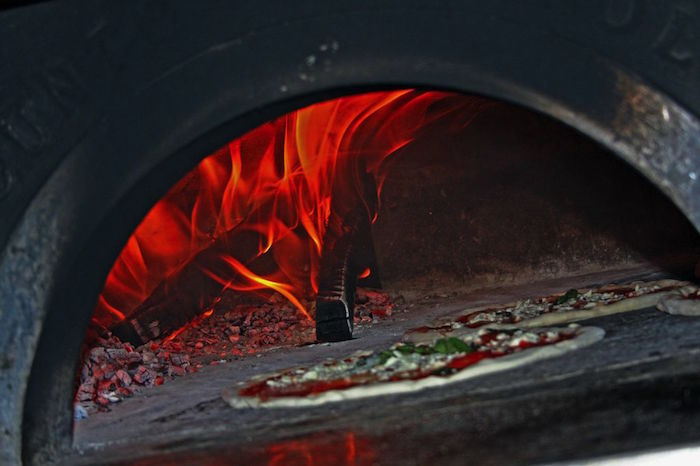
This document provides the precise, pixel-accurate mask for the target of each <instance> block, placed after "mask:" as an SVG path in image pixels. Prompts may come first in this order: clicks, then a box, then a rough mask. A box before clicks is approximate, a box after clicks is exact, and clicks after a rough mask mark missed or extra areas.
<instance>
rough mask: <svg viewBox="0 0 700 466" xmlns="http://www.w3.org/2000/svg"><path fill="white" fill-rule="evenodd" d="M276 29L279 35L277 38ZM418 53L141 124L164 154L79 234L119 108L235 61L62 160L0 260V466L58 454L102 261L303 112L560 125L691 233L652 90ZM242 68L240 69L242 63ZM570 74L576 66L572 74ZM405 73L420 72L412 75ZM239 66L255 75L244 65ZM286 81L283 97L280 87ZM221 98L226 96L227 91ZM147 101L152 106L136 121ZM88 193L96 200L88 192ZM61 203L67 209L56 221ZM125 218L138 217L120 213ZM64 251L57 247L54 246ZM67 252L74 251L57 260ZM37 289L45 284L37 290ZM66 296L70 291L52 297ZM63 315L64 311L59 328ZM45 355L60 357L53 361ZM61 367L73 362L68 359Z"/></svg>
mask: <svg viewBox="0 0 700 466" xmlns="http://www.w3.org/2000/svg"><path fill="white" fill-rule="evenodd" d="M502 27H503V29H504V33H505V32H507V31H509V30H510V29H509V28H510V27H511V25H508V24H506V23H505V22H504V23H503V26H502ZM285 28H286V26H279V29H280V30H285ZM319 29H320V30H321V31H322V32H321V33H320V34H319V37H318V38H317V39H319V40H326V39H325V37H326V36H325V33H326V32H325V31H326V28H319ZM406 32H408V31H406ZM406 32H404V33H406ZM511 32H512V31H511ZM276 33H279V30H277V31H276V30H275V29H271V30H269V31H267V33H266V34H260V35H259V36H258V37H257V38H256V40H257V47H264V46H265V41H266V40H272V39H271V38H270V37H269V36H272V37H274V35H275V34H276ZM524 34H525V36H526V37H527V38H528V42H529V43H530V45H531V44H532V43H535V44H544V43H546V42H547V41H548V40H551V39H552V38H553V36H552V35H547V34H543V33H542V31H534V32H533V31H528V32H526V33H524ZM266 35H267V36H268V37H266ZM472 35H473V34H472ZM467 36H468V34H467ZM315 39H316V38H315ZM490 45H491V46H492V47H493V48H494V52H496V51H498V50H500V48H499V44H490ZM486 46H487V47H488V46H489V44H486ZM253 48H255V46H253ZM351 48H352V46H351ZM429 49H430V47H426V50H420V51H414V52H413V55H411V52H410V51H406V55H405V56H403V57H402V59H400V60H396V59H395V60H390V59H388V58H387V57H384V58H385V59H384V60H380V59H374V58H373V59H372V60H369V61H370V63H371V66H369V69H365V70H362V72H360V71H358V70H355V71H354V72H353V71H352V68H353V67H354V66H355V65H356V63H357V60H358V59H360V60H361V59H362V58H363V54H362V50H361V49H358V50H354V51H353V50H351V51H350V52H349V53H348V54H347V55H346V56H345V55H341V54H339V55H337V56H335V57H334V60H335V62H334V63H333V65H332V69H331V70H330V71H328V72H326V71H324V72H323V73H319V75H318V77H317V78H318V79H316V80H308V79H301V78H298V77H299V74H300V73H299V66H303V62H302V65H300V64H299V60H297V59H296V58H295V61H291V60H290V61H289V62H288V63H284V64H283V69H282V70H279V71H278V72H277V73H273V74H270V73H271V71H270V70H261V71H260V73H259V76H257V79H262V78H261V77H264V79H262V80H261V82H263V83H265V85H267V84H269V83H275V85H276V84H278V83H282V84H280V85H279V86H278V87H277V88H276V89H275V90H274V91H270V93H269V94H268V95H266V96H257V98H256V97H255V96H253V98H250V96H248V99H246V98H245V96H241V95H236V96H235V99H236V100H237V102H238V105H237V106H232V107H231V108H230V109H229V110H228V111H227V112H225V113H224V114H220V115H218V116H217V117H213V116H212V115H211V113H214V110H218V109H220V107H221V106H222V104H221V103H219V104H217V105H215V104H212V105H213V107H212V108H211V109H209V114H206V115H202V110H201V107H203V106H205V105H202V104H203V103H205V102H206V103H211V102H214V101H216V100H217V99H218V98H220V97H221V92H222V88H221V87H216V88H212V89H209V90H207V89H205V90H203V91H201V92H202V93H203V94H204V95H206V96H204V95H202V96H200V99H201V100H200V102H199V103H198V104H192V107H191V108H189V109H183V110H182V111H181V112H178V113H181V114H183V115H188V114H189V115H190V120H189V121H188V120H187V119H184V120H181V121H186V122H188V123H191V121H196V123H195V124H193V125H192V126H191V127H189V128H186V129H184V130H182V131H180V134H178V137H177V138H170V140H167V139H168V138H167V135H168V134H172V133H173V127H172V125H171V126H169V127H168V128H167V129H165V128H154V127H157V125H156V124H154V123H153V122H151V121H145V125H146V126H149V127H150V128H151V129H152V130H153V132H152V133H149V134H152V135H153V134H158V133H159V132H160V133H161V134H163V135H164V136H165V137H166V138H165V139H166V140H167V144H160V145H158V144H153V147H151V148H150V150H151V151H152V153H151V156H150V157H146V158H148V159H149V160H150V166H148V167H142V170H141V171H140V173H139V174H138V175H135V176H134V177H133V178H132V179H131V180H130V185H128V186H127V187H126V188H125V189H124V190H123V191H122V192H120V193H117V192H115V193H113V194H114V199H112V200H111V201H110V208H109V209H106V210H105V212H104V214H103V218H102V219H100V220H99V221H93V222H92V225H91V227H90V228H89V229H86V231H84V232H82V233H81V234H80V235H78V234H76V233H75V227H71V226H70V225H69V223H68V222H70V221H73V220H75V218H76V217H74V216H80V215H86V209H87V208H86V207H85V206H81V205H80V204H81V203H82V202H84V201H83V200H82V199H77V200H76V199H67V198H70V197H71V196H70V195H68V194H69V193H70V189H71V187H75V183H76V175H77V174H80V173H83V174H85V167H90V164H89V163H87V162H86V160H88V159H89V157H90V149H94V148H96V147H99V143H100V139H101V137H102V135H103V134H104V132H109V131H110V128H113V127H115V126H118V125H117V123H115V122H119V121H121V120H120V119H124V118H127V117H128V115H125V114H123V113H122V111H123V109H124V108H127V109H129V110H130V111H132V112H133V111H134V110H135V109H140V110H141V111H142V112H143V114H144V115H149V114H152V113H153V112H157V111H160V112H162V111H163V110H164V109H166V108H167V102H168V98H171V97H172V94H173V92H175V89H178V88H179V86H178V85H175V84H173V83H174V82H177V81H178V80H181V81H184V82H192V80H193V79H195V78H196V77H197V76H200V73H201V72H202V70H205V69H206V70H211V68H212V66H215V65H216V61H219V62H220V63H229V62H230V61H231V60H237V59H239V57H237V56H236V54H235V53H234V52H237V51H238V49H237V48H236V46H231V45H230V44H227V43H219V44H214V45H213V46H210V47H208V48H206V49H205V51H204V52H203V53H200V54H198V55H196V56H192V57H187V59H185V60H184V61H183V62H182V63H181V64H179V65H178V66H179V68H177V69H175V70H169V71H168V74H167V75H166V76H165V77H164V78H163V79H161V80H159V81H157V82H154V83H152V85H151V87H150V88H149V91H151V92H153V94H152V95H151V96H150V97H149V98H146V99H144V98H143V94H141V95H137V96H135V97H133V100H131V101H127V102H123V103H122V105H121V106H119V107H116V108H112V109H109V112H107V113H106V114H104V115H103V116H102V119H101V121H100V124H99V125H97V127H96V128H93V129H92V131H91V133H90V134H87V135H85V137H84V138H82V139H81V141H80V143H79V144H78V145H76V146H75V147H73V148H72V149H71V150H70V151H69V152H68V154H67V155H66V157H65V158H64V159H63V160H62V161H61V162H60V164H59V165H58V167H57V168H56V170H55V171H54V172H53V174H52V175H51V177H50V178H49V180H48V181H47V182H46V184H44V185H43V187H42V188H41V190H40V192H39V193H38V194H37V196H36V197H34V199H33V200H32V201H31V204H30V206H29V207H28V208H27V209H26V211H25V213H24V215H23V217H22V219H21V220H20V222H19V223H18V224H17V226H16V227H15V228H14V231H13V233H12V235H11V236H10V238H9V240H8V242H7V245H6V247H5V248H4V250H3V253H2V256H1V257H0V302H2V303H4V304H3V305H4V306H5V307H6V308H7V309H9V310H11V312H13V313H18V318H17V319H15V320H14V321H13V322H12V323H11V324H10V325H9V326H8V327H7V328H5V329H4V330H3V331H0V343H2V345H0V347H2V348H9V347H11V346H12V345H17V344H18V343H19V344H20V345H21V346H22V347H21V348H20V349H19V351H18V352H17V353H16V354H15V360H14V361H12V362H11V363H9V364H10V366H12V367H11V368H10V369H11V370H3V371H2V372H1V373H0V382H1V383H2V385H3V387H5V386H8V387H9V386H11V387H12V390H11V391H10V393H11V396H10V398H11V400H10V405H9V409H8V411H7V413H6V415H5V416H3V418H2V426H1V427H2V428H3V431H4V432H6V434H3V436H4V438H3V440H4V441H8V443H7V444H5V446H3V451H2V455H1V456H0V458H3V459H4V458H7V459H8V463H14V462H19V461H20V458H21V457H23V458H24V460H25V461H27V462H29V463H31V462H41V461H44V460H46V459H47V458H49V457H51V456H53V455H55V454H56V453H57V452H61V451H66V449H67V448H70V431H71V429H70V426H71V397H70V389H67V388H68V387H70V386H71V384H72V381H71V380H69V379H70V377H69V378H68V379H67V378H66V371H65V368H66V367H67V366H66V364H67V365H68V366H70V365H73V366H74V365H75V364H76V363H77V354H78V351H79V343H80V340H79V339H78V340H76V341H73V340H75V339H73V340H71V338H70V337H71V335H72V334H75V333H77V334H80V333H84V330H85V327H86V326H87V323H88V320H89V317H90V315H89V313H90V311H91V310H92V306H88V304H89V303H90V302H94V299H95V297H96V295H97V293H99V289H100V286H97V287H95V285H94V284H95V283H101V282H102V281H103V280H104V277H105V276H106V274H107V271H108V270H109V267H110V266H111V262H110V261H109V260H108V259H107V258H108V257H111V258H112V260H113V258H114V257H116V255H117V254H118V252H119V250H120V249H121V244H123V242H124V240H125V239H126V238H127V237H128V235H129V233H130V232H131V231H132V230H133V228H135V226H136V225H137V224H138V221H139V220H140V218H142V216H143V215H144V214H145V212H146V211H147V209H148V207H150V205H152V204H153V203H154V202H155V201H156V200H157V199H158V198H160V196H161V195H162V194H164V193H165V191H167V189H168V188H169V187H170V186H171V185H172V184H173V183H174V182H175V181H177V180H178V179H179V178H180V177H181V176H182V175H183V174H184V173H186V172H187V171H188V170H189V169H190V168H192V167H193V166H194V165H195V164H196V163H197V161H198V160H200V159H201V158H202V157H203V156H204V155H206V154H208V153H209V152H211V151H212V150H213V149H215V148H217V147H219V146H221V145H222V144H224V143H225V142H226V141H228V140H230V139H231V138H232V137H235V136H237V135H240V134H243V133H244V132H245V131H248V130H250V129H252V128H254V127H255V126H257V125H258V124H261V123H263V122H265V121H267V120H269V119H271V118H273V117H275V116H278V115H281V114H284V113H287V112H288V111H291V110H293V109H295V108H299V107H300V106H304V105H306V104H310V103H313V102H317V101H320V100H325V99H327V98H331V97H337V96H340V95H346V94H348V93H350V92H359V91H362V92H366V91H370V90H380V89H388V88H396V87H418V88H430V89H439V90H448V91H456V92H465V93H473V94H479V95H483V96H487V97H491V98H496V99H499V100H503V101H507V102H511V103H514V104H517V105H521V106H524V107H526V108H528V109H531V110H534V111H537V112H541V113H543V114H546V115H548V116H550V117H553V118H555V119H557V120H559V121H562V122H563V123H565V124H567V125H568V126H570V127H572V128H574V129H576V130H578V131H580V132H582V133H584V134H585V135H587V136H588V137H590V138H592V139H593V140H595V141H597V142H599V143H600V144H602V145H604V146H606V147H607V148H608V149H610V150H611V152H613V153H614V154H616V155H617V156H618V157H620V158H622V159H623V160H625V161H626V162H628V163H629V164H630V165H631V166H632V167H634V168H635V169H637V170H639V171H640V172H641V173H642V174H643V175H645V176H646V177H647V178H648V179H649V180H650V181H651V182H652V183H653V184H654V185H656V186H657V187H659V189H660V190H661V191H662V192H663V193H664V194H665V195H666V196H668V197H669V198H670V199H671V200H672V201H673V202H674V203H675V204H676V205H677V206H678V207H679V208H680V210H681V211H682V212H683V213H684V215H686V217H688V218H689V220H690V221H691V222H692V223H693V225H694V226H695V227H696V229H698V230H700V205H699V204H698V202H699V201H700V196H698V193H700V187H699V186H698V183H694V179H693V180H692V181H693V182H692V183H691V182H690V181H689V180H688V179H687V175H689V174H691V173H697V170H699V169H700V157H698V156H697V154H700V123H699V122H698V120H697V118H696V117H695V116H694V115H693V114H692V113H691V112H690V111H688V110H687V109H686V108H685V107H683V106H681V105H679V104H678V103H677V102H675V101H674V100H673V99H671V98H670V97H668V96H667V95H666V93H665V92H663V91H662V90H661V89H660V88H659V87H656V86H652V85H650V84H648V83H647V82H645V81H644V80H642V79H641V78H639V77H638V76H637V74H636V73H634V72H631V71H630V70H629V69H628V68H627V67H625V66H623V65H620V64H618V63H616V62H615V61H612V60H610V59H607V58H605V57H604V56H603V54H601V53H598V52H591V51H590V50H588V49H587V47H583V46H580V45H578V44H566V46H561V47H560V48H559V49H556V50H551V52H550V53H551V54H552V55H553V56H548V57H544V58H546V59H547V61H555V62H557V60H559V61H558V63H559V64H560V65H561V69H558V73H557V76H554V77H553V79H554V81H556V83H557V85H555V86H547V85H545V84H544V83H542V82H540V83H538V82H537V78H538V76H534V77H533V76H522V75H519V74H518V70H519V69H518V68H517V67H516V68H512V67H509V66H505V65H504V64H503V63H500V62H498V61H496V62H491V61H489V60H484V62H482V63H475V62H474V61H471V60H468V59H461V60H460V59H459V57H455V58H454V60H447V59H443V60H439V59H435V60H431V61H429V62H428V63H426V61H425V56H426V54H427V56H430V55H429V54H428V52H429ZM565 52H566V53H565ZM484 55H489V53H485V54H484ZM565 55H570V56H569V57H568V58H567V57H566V56H565ZM411 56H412V57H413V58H412V59H411V58H409V57H411ZM364 57H365V59H366V58H367V57H366V56H364ZM254 58H255V57H250V59H251V60H253V59H254ZM302 58H303V57H302ZM530 58H532V57H530ZM533 60H534V59H533ZM577 63H578V64H577ZM580 63H585V65H586V66H585V67H581V66H580ZM416 64H422V65H423V67H422V68H420V69H415V68H414V67H413V66H415V65H416ZM531 64H532V62H530V63H528V64H527V65H531ZM412 65H413V66H412ZM250 66H254V65H253V64H252V62H251V64H250ZM426 66H429V68H426ZM227 68H229V67H224V69H227ZM521 69H522V68H521ZM535 74H536V73H535ZM293 77H294V78H293ZM254 78H256V77H254ZM307 78H308V76H307ZM566 80H571V82H573V83H575V85H576V86H578V89H577V90H578V91H580V92H581V94H582V95H578V96H573V95H571V93H570V92H569V93H568V94H567V92H566V86H565V81H566ZM286 82H288V83H289V84H288V85H287V84H284V83H286ZM378 83H383V84H378ZM258 85H259V84H258ZM283 87H285V89H283ZM223 90H227V89H226V86H224V89H223ZM228 91H229V92H231V90H230V89H228ZM154 95H155V97H154ZM231 98H232V97H231V96H228V99H231ZM153 102H157V103H158V105H156V106H155V108H150V109H149V108H148V106H149V104H152V103H153ZM224 102H225V99H224ZM144 120H147V118H145V119H144ZM180 128H182V126H181V127H180ZM141 131H144V129H143V128H142V129H141ZM175 131H177V127H176V129H175ZM151 137H153V136H151ZM680 162H682V163H684V164H685V165H684V166H683V170H682V171H678V170H676V169H675V168H676V167H675V166H674V164H677V163H680ZM80 167H82V168H80ZM684 176H685V177H684ZM86 189H87V188H86ZM90 189H92V192H93V193H95V191H94V186H93V187H91V188H90ZM70 202H74V203H75V204H76V205H73V206H72V207H71V208H68V209H66V208H65V206H66V205H67V203H70ZM137 205H138V206H139V207H134V208H127V207H126V206H137ZM81 209H82V210H81ZM124 210H126V213H124ZM56 212H59V213H56ZM115 216H120V217H121V218H123V219H124V222H123V224H122V228H121V229H120V230H119V231H118V232H111V233H109V234H106V233H105V232H106V231H107V230H109V229H110V222H109V219H112V218H114V217H115ZM78 223H80V222H78ZM38 235H39V236H40V238H39V239H37V238H38ZM105 235H106V236H107V237H108V238H110V239H109V240H107V241H106V242H105V244H104V248H103V249H104V250H103V251H102V252H101V253H100V254H99V255H98V256H97V257H99V259H98V260H97V261H95V254H94V251H95V245H96V244H100V242H99V241H97V240H96V238H104V237H105ZM32 240H35V242H34V243H33V244H29V242H30V241H32ZM67 242H68V243H70V247H66V244H67ZM74 251H80V252H79V254H77V255H76V256H74V257H67V256H68V255H69V252H74ZM92 261H95V262H100V264H99V265H94V264H93V266H92V267H93V268H90V267H89V265H90V262H92ZM86 266H88V267H87V269H86ZM40 268H41V270H39V269H40ZM87 271H90V273H87ZM39 279H45V280H46V281H42V282H41V283H40V284H37V283H36V280H39ZM66 283H70V284H71V286H65V284H66ZM76 285H77V286H84V288H85V289H89V290H94V293H93V292H92V291H90V292H86V293H83V294H84V295H86V296H78V297H76V296H72V295H71V294H72V293H71V290H72V289H73V286H76ZM86 303H88V304H86ZM64 309H74V310H73V311H72V314H71V315H69V316H66V315H65V313H64V312H63V310H64ZM66 319H69V320H70V319H75V322H78V323H77V324H73V325H72V327H73V330H72V332H68V333H66V331H65V324H66V322H65V321H66ZM66 341H68V343H66ZM63 345H65V347H64V346H63ZM56 347H58V348H61V350H62V351H64V352H62V351H55V350H53V349H54V348H56ZM66 355H73V356H75V357H74V358H72V359H70V358H66ZM67 361H69V362H67ZM46 368H50V370H45V369H46ZM30 371H31V374H32V375H31V376H29V374H30ZM56 374H58V375H56ZM46 387H49V388H48V389H47V388H46ZM3 409H4V406H3ZM47 419H49V420H50V421H47ZM20 432H23V433H22V434H20ZM22 437H23V438H22ZM21 450H24V451H23V452H22V451H21Z"/></svg>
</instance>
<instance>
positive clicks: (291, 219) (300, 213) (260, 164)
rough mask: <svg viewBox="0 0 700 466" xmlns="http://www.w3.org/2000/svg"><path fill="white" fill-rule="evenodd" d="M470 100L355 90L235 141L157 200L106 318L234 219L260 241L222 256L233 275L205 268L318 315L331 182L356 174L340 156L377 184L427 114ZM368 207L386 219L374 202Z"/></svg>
mask: <svg viewBox="0 0 700 466" xmlns="http://www.w3.org/2000/svg"><path fill="white" fill-rule="evenodd" d="M472 102H473V100H472V101H470V100H469V99H468V98H466V97H464V96H461V95H457V94H452V93H446V92H435V91H430V92H421V91H415V90H398V91H387V92H374V93H367V94H360V95H352V96H347V97H342V98H338V99H334V100H329V101H326V102H321V103H318V104H314V105H311V106H309V107H306V108H303V109H300V110H297V111H294V112H292V113H289V114H287V115H285V116H282V117H280V118H277V119H275V120H274V121H271V122H269V123H267V124H264V125H262V126H260V127H258V128H256V129H254V130H252V131H250V132H248V133H247V134H245V135H244V136H242V137H240V138H238V139H235V140H233V141H231V142H230V143H229V144H227V145H226V146H225V147H222V148H221V149H219V150H217V151H216V152H214V153H213V154H211V155H210V156H208V157H206V158H205V159H203V160H202V161H201V162H200V163H199V165H198V166H197V167H196V168H194V169H193V170H192V171H191V172H190V173H189V174H188V175H186V176H185V177H184V178H183V179H181V180H180V181H179V182H178V183H177V184H176V185H175V186H174V187H173V188H172V189H171V190H170V191H169V192H168V193H167V194H166V195H165V196H164V197H163V198H162V199H161V200H160V201H159V202H158V203H157V204H155V206H153V208H152V209H151V210H150V211H149V212H148V214H147V215H146V216H145V218H144V219H143V221H142V222H141V224H140V225H139V226H138V227H137V228H136V230H135V231H134V233H133V234H132V236H131V237H130V238H129V240H128V241H127V243H126V246H125V247H124V249H123V250H122V251H121V253H120V255H119V257H118V258H117V260H116V262H115V263H114V265H113V267H112V269H111V271H110V273H109V275H108V277H107V280H106V282H105V285H104V289H103V290H102V293H101V295H100V297H99V300H98V303H97V306H96V310H95V318H96V320H97V321H98V322H100V323H102V324H103V325H106V326H108V325H109V324H112V323H114V322H116V321H120V320H123V319H124V318H125V317H126V316H128V315H129V314H130V312H132V311H133V310H134V309H135V308H136V307H137V306H138V305H139V304H141V303H142V302H143V301H144V300H145V299H146V298H148V296H149V295H150V294H151V293H152V292H153V290H154V289H155V288H156V287H157V286H158V285H159V283H161V282H162V281H163V280H164V279H165V278H167V277H168V276H170V275H171V274H174V273H176V272H178V271H179V270H180V269H181V268H182V267H183V266H184V265H186V264H187V263H188V261H189V260H190V259H191V258H192V257H193V256H194V255H195V254H197V253H198V252H200V251H202V250H204V249H206V248H207V247H208V246H210V245H211V244H212V243H213V242H214V241H215V240H216V239H217V238H219V237H221V235H222V234H224V233H229V234H230V232H232V231H240V232H248V234H250V233H255V237H257V238H259V240H258V241H257V242H258V244H257V245H256V247H257V250H256V251H253V254H252V256H248V257H246V258H241V257H235V255H234V253H231V255H229V256H227V257H222V258H221V259H222V263H224V264H226V265H227V266H228V272H227V275H225V276H222V274H221V271H220V270H219V269H217V271H216V272H214V271H212V270H205V271H204V272H205V273H206V274H208V275H209V276H210V277H211V278H214V279H215V280H216V281H218V282H219V283H220V284H221V286H222V290H223V289H225V288H233V289H236V290H239V291H243V292H260V291H261V290H272V291H275V292H278V293H279V294H281V295H283V296H284V297H285V298H287V299H288V300H289V301H290V302H291V303H293V304H294V305H295V306H296V307H297V308H299V310H300V311H301V312H303V313H304V314H306V315H307V316H308V314H307V312H306V310H305V307H304V304H303V302H304V298H305V297H308V296H311V295H312V294H313V293H314V292H315V291H316V290H317V287H316V283H317V274H318V268H319V256H320V254H321V250H322V247H323V238H324V233H325V230H326V226H327V225H326V223H327V219H328V217H329V214H330V209H331V200H332V196H333V195H332V193H333V192H334V191H333V185H334V183H352V182H353V180H352V179H346V177H343V176H340V175H339V176H336V175H337V171H338V168H339V167H346V166H348V165H347V164H348V163H350V164H352V163H358V162H360V161H362V166H363V167H365V169H366V170H367V171H368V172H369V173H370V174H371V175H372V176H373V177H374V179H375V180H376V184H377V187H378V191H379V190H381V186H382V183H383V179H384V176H385V173H386V169H387V167H388V164H387V163H386V161H387V159H388V158H389V157H390V156H391V155H392V154H394V153H396V151H398V150H399V149H400V148H402V147H404V146H405V145H407V144H409V143H410V142H411V141H412V140H414V138H415V137H416V136H417V135H418V133H419V131H420V130H421V129H422V128H423V127H425V125H427V124H429V123H431V122H433V121H435V120H437V119H439V118H441V117H443V116H445V115H447V114H453V113H455V112H457V111H458V110H464V109H468V108H469V107H470V104H471V103H472ZM471 113H473V112H471ZM471 113H468V114H467V115H469V114H471ZM456 121H457V122H459V121H462V123H463V120H459V119H457V120H456ZM341 175H342V174H341ZM336 192H337V191H336ZM378 195H379V192H377V196H378ZM369 213H370V215H372V216H373V217H374V219H376V214H377V212H376V209H375V211H373V212H369ZM234 237H235V236H234ZM251 257H252V259H251ZM263 258H264V259H265V263H266V264H267V266H266V271H265V273H263V272H260V271H257V272H256V271H254V270H253V268H252V267H251V266H250V265H251V263H252V262H254V261H255V260H258V259H263ZM270 264H273V265H274V266H273V267H270V266H269V265H270ZM263 268H265V267H263ZM256 270H257V269H256ZM367 273H369V271H367ZM203 310H204V309H203Z"/></svg>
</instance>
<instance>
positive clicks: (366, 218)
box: [316, 163, 379, 341]
mask: <svg viewBox="0 0 700 466" xmlns="http://www.w3.org/2000/svg"><path fill="white" fill-rule="evenodd" d="M349 170H350V171H347V172H344V173H343V176H348V175H349V176H353V175H354V179H355V180H357V183H356V184H353V183H336V186H337V188H336V189H335V190H334V196H333V201H334V202H333V208H332V209H331V214H330V217H329V219H328V224H327V229H326V234H325V237H324V240H323V250H322V251H321V268H320V273H319V283H318V294H317V297H316V339H317V340H319V341H343V340H349V339H351V338H352V332H353V321H354V309H355V293H356V289H357V284H358V275H359V274H360V273H361V272H362V271H363V270H365V269H369V270H370V275H369V276H368V277H365V278H363V279H362V280H364V283H363V284H364V285H370V286H372V285H374V286H375V287H379V281H378V278H377V277H378V276H379V275H378V274H377V271H376V257H375V251H374V242H373V240H372V232H371V223H370V218H371V215H372V214H373V212H374V211H375V210H376V206H377V189H376V184H375V182H374V178H373V177H372V176H370V175H369V174H368V173H367V172H366V171H365V169H364V164H362V163H357V164H355V165H353V166H351V167H350V168H349ZM358 188H359V189H358ZM358 191H359V192H358Z"/></svg>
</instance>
